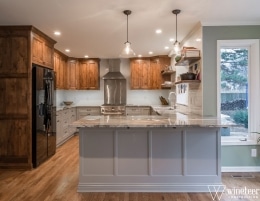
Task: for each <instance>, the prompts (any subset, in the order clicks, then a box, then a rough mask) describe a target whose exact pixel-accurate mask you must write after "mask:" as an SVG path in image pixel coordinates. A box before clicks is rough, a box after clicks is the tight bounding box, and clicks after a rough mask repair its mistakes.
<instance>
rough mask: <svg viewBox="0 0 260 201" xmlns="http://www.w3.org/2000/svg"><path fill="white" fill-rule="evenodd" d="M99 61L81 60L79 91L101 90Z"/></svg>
mask: <svg viewBox="0 0 260 201" xmlns="http://www.w3.org/2000/svg"><path fill="white" fill-rule="evenodd" d="M99 61H100V60H99V59H79V84H78V89H85V90H86V89H88V90H99V88H100V84H99V82H100V81H99Z"/></svg>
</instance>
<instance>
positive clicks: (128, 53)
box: [120, 10, 135, 58]
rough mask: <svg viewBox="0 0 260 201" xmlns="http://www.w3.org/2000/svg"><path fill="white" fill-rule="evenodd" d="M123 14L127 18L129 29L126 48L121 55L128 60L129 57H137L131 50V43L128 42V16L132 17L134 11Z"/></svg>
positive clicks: (126, 11) (125, 11)
mask: <svg viewBox="0 0 260 201" xmlns="http://www.w3.org/2000/svg"><path fill="white" fill-rule="evenodd" d="M123 13H124V14H125V15H126V17H127V29H126V42H125V47H124V49H123V51H122V53H121V54H120V57H124V58H128V57H131V56H135V53H134V51H133V49H132V48H131V43H130V42H129V41H128V15H130V14H131V13H132V11H131V10H124V11H123Z"/></svg>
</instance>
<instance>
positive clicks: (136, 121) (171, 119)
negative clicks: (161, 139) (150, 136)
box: [70, 112, 232, 128]
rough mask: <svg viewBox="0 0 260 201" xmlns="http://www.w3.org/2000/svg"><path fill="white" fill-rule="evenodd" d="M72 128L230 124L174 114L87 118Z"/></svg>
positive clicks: (223, 125)
mask: <svg viewBox="0 0 260 201" xmlns="http://www.w3.org/2000/svg"><path fill="white" fill-rule="evenodd" d="M70 126H72V127H77V128H83V127H87V128H92V127H93V128H94V127H95V128H98V127H100V128H104V127H117V128H120V127H121V128H127V127H129V128H131V127H183V126H185V127H229V126H232V124H231V123H230V122H224V121H223V120H221V119H218V118H213V117H203V116H198V115H192V114H190V115H188V114H182V113H179V112H172V113H171V114H168V115H162V116H159V115H144V116H120V115H108V116H104V115H101V116H86V117H84V118H82V119H79V120H77V121H75V122H73V123H72V124H71V125H70Z"/></svg>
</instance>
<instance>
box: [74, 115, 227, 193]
mask: <svg viewBox="0 0 260 201" xmlns="http://www.w3.org/2000/svg"><path fill="white" fill-rule="evenodd" d="M72 126H74V127H78V128H79V147H80V148H79V154H80V170H79V184H78V192H208V186H212V185H221V184H222V183H221V142H220V140H221V135H220V128H221V127H228V126H229V125H228V124H225V123H223V122H221V120H219V119H214V118H198V116H196V118H195V117H194V116H192V115H190V116H189V115H184V116H183V115H178V113H177V112H175V113H171V115H167V116H148V115H147V116H117V115H113V116H86V117H84V118H82V119H80V120H78V121H76V122H74V123H73V124H72Z"/></svg>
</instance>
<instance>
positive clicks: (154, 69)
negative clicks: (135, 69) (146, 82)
mask: <svg viewBox="0 0 260 201" xmlns="http://www.w3.org/2000/svg"><path fill="white" fill-rule="evenodd" d="M161 84H162V76H161V65H160V62H159V59H151V86H152V89H160V88H161Z"/></svg>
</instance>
